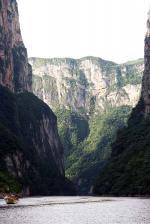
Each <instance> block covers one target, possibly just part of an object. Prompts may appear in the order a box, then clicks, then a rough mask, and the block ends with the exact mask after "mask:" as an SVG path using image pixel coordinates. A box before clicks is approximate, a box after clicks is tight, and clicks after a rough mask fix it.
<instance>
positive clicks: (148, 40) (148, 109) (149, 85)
mask: <svg viewBox="0 0 150 224" xmlns="http://www.w3.org/2000/svg"><path fill="white" fill-rule="evenodd" d="M144 59H145V66H144V76H143V83H142V97H143V99H144V103H145V116H148V115H150V10H149V12H148V20H147V33H146V36H145V49H144Z"/></svg>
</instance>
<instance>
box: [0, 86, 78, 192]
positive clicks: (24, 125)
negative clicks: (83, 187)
mask: <svg viewBox="0 0 150 224" xmlns="http://www.w3.org/2000/svg"><path fill="white" fill-rule="evenodd" d="M44 119H49V122H50V124H51V125H52V126H53V127H51V128H54V130H55V127H56V126H55V124H56V123H55V122H56V117H55V115H54V114H53V112H52V111H51V110H50V108H49V107H48V106H47V105H46V104H45V103H43V101H41V100H39V99H38V98H37V97H36V96H34V95H33V94H31V93H28V92H24V93H20V94H13V93H11V92H10V91H9V90H8V89H7V88H4V87H2V86H0V191H2V192H6V191H7V192H9V191H14V192H18V191H20V190H21V189H26V187H30V193H31V194H32V195H51V194H52V195H53V194H65V193H66V194H70V193H74V189H73V187H72V185H71V184H70V182H69V181H68V180H66V179H65V178H64V176H63V175H61V174H60V172H59V170H58V167H57V165H56V162H55V160H54V158H53V155H52V153H51V148H50V145H49V143H48V142H47V138H45V140H44V136H45V135H46V134H45V133H44V134H43V136H41V129H40V127H41V125H42V123H41V122H42V121H43V122H44ZM56 133H57V132H56ZM42 137H43V138H42ZM55 137H56V141H58V144H60V143H59V138H58V137H57V135H56V136H55ZM57 138H58V139H57ZM35 143H36V147H35ZM43 145H44V150H45V151H44V152H43V150H42V147H43ZM37 147H39V151H37ZM53 147H55V146H53ZM60 147H61V144H60ZM53 150H55V148H53Z"/></svg>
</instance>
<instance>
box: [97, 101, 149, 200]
mask: <svg viewBox="0 0 150 224" xmlns="http://www.w3.org/2000/svg"><path fill="white" fill-rule="evenodd" d="M143 114H144V104H143V101H142V100H140V102H139V104H138V105H137V107H136V108H135V109H134V110H133V112H132V114H131V117H130V119H129V122H128V127H126V128H123V129H120V131H118V135H117V139H116V141H115V142H114V144H113V147H112V156H111V159H110V160H109V161H108V163H107V165H106V166H105V167H104V169H103V172H101V173H100V174H99V177H98V179H97V181H96V183H95V187H94V192H95V194H99V195H117V196H118V195H124V196H125V195H126V196H130V195H131V196H134V195H149V193H150V191H149V187H150V175H149V172H150V119H144V117H143Z"/></svg>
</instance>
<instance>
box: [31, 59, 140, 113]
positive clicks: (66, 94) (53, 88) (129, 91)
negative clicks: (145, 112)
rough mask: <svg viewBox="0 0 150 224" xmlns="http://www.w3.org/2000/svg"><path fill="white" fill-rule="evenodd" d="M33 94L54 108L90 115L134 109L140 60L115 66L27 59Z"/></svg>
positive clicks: (101, 62)
mask: <svg viewBox="0 0 150 224" xmlns="http://www.w3.org/2000/svg"><path fill="white" fill-rule="evenodd" d="M29 62H30V64H31V65H32V68H33V92H34V93H35V94H36V95H37V96H38V97H39V98H41V99H42V100H44V101H45V102H46V103H47V104H48V105H49V106H50V107H51V108H52V109H53V110H54V111H55V109H56V108H57V107H63V108H66V109H72V110H74V111H77V112H84V113H86V114H90V113H93V111H94V112H103V111H104V110H106V109H107V108H110V107H113V106H122V105H129V106H132V107H133V106H135V105H136V103H137V101H138V99H139V95H140V91H141V79H142V75H143V69H144V62H143V60H142V59H139V60H137V61H133V62H128V63H125V64H116V63H114V62H110V61H105V60H102V59H100V58H95V57H86V58H81V59H79V60H74V59H68V58H65V59H59V58H54V59H40V58H30V59H29Z"/></svg>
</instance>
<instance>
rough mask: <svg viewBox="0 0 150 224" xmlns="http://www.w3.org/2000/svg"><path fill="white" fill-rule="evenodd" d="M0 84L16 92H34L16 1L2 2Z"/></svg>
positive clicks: (0, 9) (6, 0)
mask: <svg viewBox="0 0 150 224" xmlns="http://www.w3.org/2000/svg"><path fill="white" fill-rule="evenodd" d="M0 84H1V85H3V86H6V87H8V88H9V89H11V90H12V91H14V92H22V91H24V90H27V91H31V90H32V72H31V66H30V65H29V64H28V57H27V51H26V48H25V46H24V44H23V41H22V36H21V31H20V25H19V16H18V8H17V2H16V0H11V1H10V0H0Z"/></svg>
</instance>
